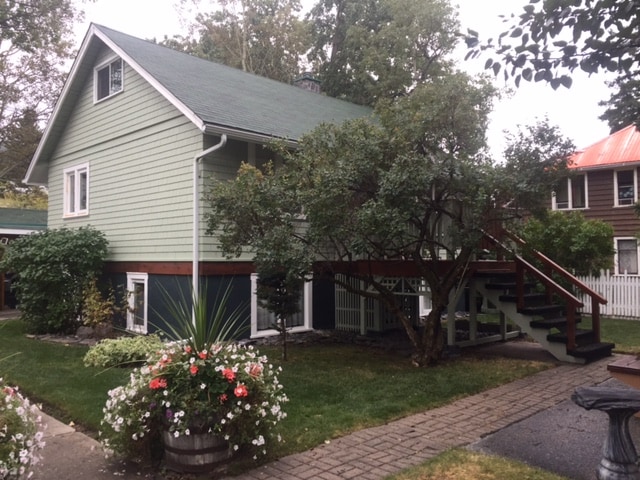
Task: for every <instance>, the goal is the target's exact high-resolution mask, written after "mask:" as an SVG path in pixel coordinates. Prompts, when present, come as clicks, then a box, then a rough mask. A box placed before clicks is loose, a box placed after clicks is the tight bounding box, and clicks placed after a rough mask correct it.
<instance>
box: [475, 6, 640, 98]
mask: <svg viewBox="0 0 640 480" xmlns="http://www.w3.org/2000/svg"><path fill="white" fill-rule="evenodd" d="M507 22H508V23H507V27H508V28H507V29H506V30H505V31H504V32H502V33H501V34H500V35H499V37H498V39H497V40H495V41H494V40H493V39H489V40H488V41H486V42H481V41H480V40H479V38H478V33H477V32H474V31H469V32H468V35H467V45H468V46H469V47H470V51H469V55H470V56H473V57H475V56H478V55H480V54H481V53H482V52H493V53H494V57H493V58H490V59H488V60H487V62H486V67H487V68H491V69H493V71H494V72H495V73H496V75H497V74H498V73H499V72H501V71H502V73H503V75H504V76H505V78H509V77H514V79H515V81H516V83H519V82H520V80H521V79H523V80H527V81H530V80H535V81H542V80H544V81H547V82H549V83H550V84H551V86H552V87H553V88H558V87H559V86H561V85H564V86H566V87H569V86H571V76H570V73H571V72H573V71H574V70H576V69H578V68H579V69H581V70H583V71H584V72H586V73H589V74H591V73H596V72H598V71H602V70H604V71H609V72H618V73H621V74H630V73H634V72H635V71H636V70H637V68H638V65H639V62H640V15H638V9H637V5H636V3H635V2H628V1H626V0H554V1H543V2H541V1H540V0H529V2H528V4H527V5H525V6H524V7H523V12H522V13H521V14H520V15H519V16H518V17H515V16H513V17H512V18H511V19H507ZM568 73H569V74H568Z"/></svg>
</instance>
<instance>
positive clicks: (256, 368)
mask: <svg viewBox="0 0 640 480" xmlns="http://www.w3.org/2000/svg"><path fill="white" fill-rule="evenodd" d="M248 373H249V376H250V377H251V378H258V377H259V376H260V375H261V374H262V365H260V364H259V363H252V364H251V365H250V366H249V372H248Z"/></svg>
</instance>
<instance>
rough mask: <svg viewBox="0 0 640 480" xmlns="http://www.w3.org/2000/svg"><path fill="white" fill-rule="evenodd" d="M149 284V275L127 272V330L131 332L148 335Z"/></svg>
mask: <svg viewBox="0 0 640 480" xmlns="http://www.w3.org/2000/svg"><path fill="white" fill-rule="evenodd" d="M148 283H149V275H148V274H146V273H137V272H136V273H134V272H131V273H129V272H127V292H128V294H129V311H127V330H129V331H131V332H136V333H147V318H148V317H147V311H148V301H147V299H148V291H149V288H148Z"/></svg>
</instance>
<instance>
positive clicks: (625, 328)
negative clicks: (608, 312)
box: [578, 316, 640, 355]
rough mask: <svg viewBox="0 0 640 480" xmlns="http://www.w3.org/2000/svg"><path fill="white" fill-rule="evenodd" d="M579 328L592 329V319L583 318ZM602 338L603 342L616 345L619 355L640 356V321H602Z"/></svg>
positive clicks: (611, 319)
mask: <svg viewBox="0 0 640 480" xmlns="http://www.w3.org/2000/svg"><path fill="white" fill-rule="evenodd" d="M578 327H579V328H586V329H589V328H591V317H587V316H585V317H583V318H582V322H580V325H579V326H578ZM600 337H601V339H602V341H603V342H613V343H615V344H616V346H615V349H614V351H615V352H617V353H629V354H634V355H638V354H640V321H639V320H624V319H619V318H608V317H607V318H601V319H600Z"/></svg>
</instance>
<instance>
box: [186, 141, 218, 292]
mask: <svg viewBox="0 0 640 480" xmlns="http://www.w3.org/2000/svg"><path fill="white" fill-rule="evenodd" d="M226 143H227V136H226V135H224V134H223V135H222V136H221V137H220V142H218V143H217V144H215V145H214V146H213V147H209V148H207V149H206V150H204V151H202V152H200V153H198V154H197V155H196V156H195V157H193V262H192V265H191V268H192V272H191V286H192V289H193V290H192V293H193V295H194V296H195V295H198V294H199V293H200V191H199V188H198V186H199V178H200V160H202V159H203V158H204V157H206V156H207V155H209V154H210V153H213V152H215V151H216V150H218V149H220V148H222V147H224V146H225V144H226ZM194 298H195V297H194Z"/></svg>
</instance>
